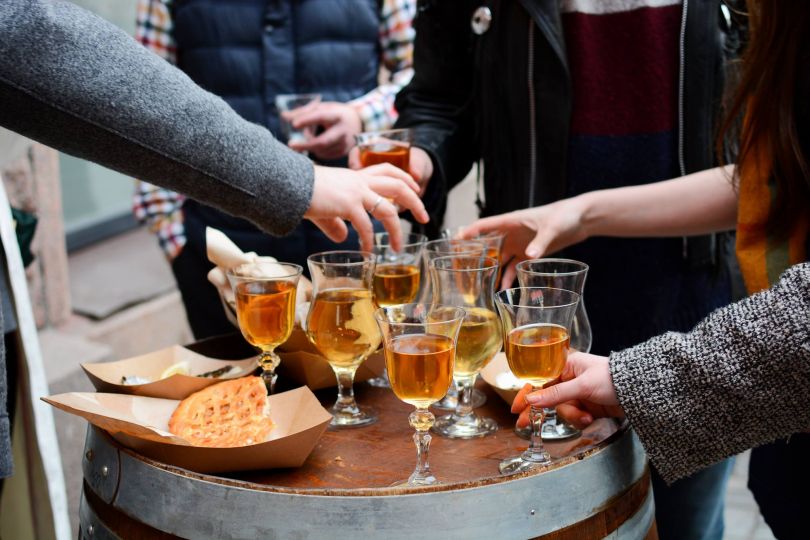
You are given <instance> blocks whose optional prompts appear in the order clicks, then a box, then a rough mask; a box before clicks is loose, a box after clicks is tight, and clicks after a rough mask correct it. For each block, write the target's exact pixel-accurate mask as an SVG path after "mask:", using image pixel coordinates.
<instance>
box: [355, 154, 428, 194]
mask: <svg viewBox="0 0 810 540" xmlns="http://www.w3.org/2000/svg"><path fill="white" fill-rule="evenodd" d="M349 168H350V169H362V168H363V164H362V163H361V162H360V149H359V148H357V147H356V146H355V147H354V148H352V150H351V151H350V152H349ZM409 168H410V171H409V172H410V173H411V176H412V177H413V179H414V180H416V182H417V183H418V184H419V196H420V197H421V196H422V195H424V194H425V189H427V185H428V182H430V177H431V176H433V160H431V159H430V156H429V155H428V153H427V152H425V151H424V150H422V149H421V148H418V147H416V146H411V159H410V164H409Z"/></svg>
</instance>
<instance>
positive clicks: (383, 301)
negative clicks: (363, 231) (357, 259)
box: [367, 233, 427, 388]
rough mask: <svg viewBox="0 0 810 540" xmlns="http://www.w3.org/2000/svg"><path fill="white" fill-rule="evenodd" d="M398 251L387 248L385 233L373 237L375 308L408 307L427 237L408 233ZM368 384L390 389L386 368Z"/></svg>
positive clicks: (389, 238) (413, 292)
mask: <svg viewBox="0 0 810 540" xmlns="http://www.w3.org/2000/svg"><path fill="white" fill-rule="evenodd" d="M402 240H403V246H402V249H401V250H400V251H394V248H392V247H391V237H390V236H389V234H388V233H377V234H375V235H374V256H375V258H376V261H377V266H376V268H375V270H374V281H373V291H374V303H375V304H376V305H377V307H388V306H393V305H396V304H408V303H410V302H413V301H414V300H415V299H416V295H417V294H418V293H419V282H420V276H421V273H422V271H421V270H422V268H421V267H422V249H423V248H424V246H425V242H426V241H427V237H426V236H425V235H424V234H416V233H414V234H408V235H406V236H405V237H404V238H403V239H402ZM367 382H368V384H370V385H371V386H375V387H377V388H390V387H391V386H390V385H389V384H388V373H387V369H386V371H385V372H384V373H383V374H382V376H380V377H374V378H373V379H369V380H368V381H367Z"/></svg>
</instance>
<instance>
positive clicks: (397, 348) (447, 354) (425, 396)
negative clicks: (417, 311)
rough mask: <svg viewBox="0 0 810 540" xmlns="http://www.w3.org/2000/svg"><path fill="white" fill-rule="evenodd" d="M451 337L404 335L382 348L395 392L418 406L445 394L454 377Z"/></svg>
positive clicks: (425, 405) (433, 401)
mask: <svg viewBox="0 0 810 540" xmlns="http://www.w3.org/2000/svg"><path fill="white" fill-rule="evenodd" d="M454 353H455V350H454V347H453V340H452V339H450V338H449V337H447V336H440V335H436V334H406V335H403V336H398V337H395V338H394V339H392V340H391V342H390V343H389V344H387V345H386V347H385V364H386V367H387V368H388V378H389V379H390V381H391V388H392V389H393V390H394V394H396V396H397V397H398V398H399V399H401V400H402V401H404V402H405V403H408V404H410V405H413V406H414V407H417V408H421V409H424V408H427V407H429V406H430V405H431V404H432V403H436V402H437V401H439V400H440V399H442V398H443V397H444V395H445V394H446V393H447V389H448V388H450V381H451V380H452V376H453V356H454Z"/></svg>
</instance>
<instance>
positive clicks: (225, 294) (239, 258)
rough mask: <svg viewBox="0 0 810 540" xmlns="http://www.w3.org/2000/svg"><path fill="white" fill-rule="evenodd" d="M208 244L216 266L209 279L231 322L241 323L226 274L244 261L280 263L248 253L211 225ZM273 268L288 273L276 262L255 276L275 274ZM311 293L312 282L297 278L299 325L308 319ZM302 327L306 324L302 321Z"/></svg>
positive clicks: (208, 228) (264, 266) (206, 236)
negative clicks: (237, 318) (275, 264)
mask: <svg viewBox="0 0 810 540" xmlns="http://www.w3.org/2000/svg"><path fill="white" fill-rule="evenodd" d="M205 245H206V252H207V255H208V260H209V261H211V262H212V263H214V264H215V265H216V268H213V269H212V270H211V271H210V272H208V281H210V282H211V283H212V284H213V285H214V287H216V288H217V291H218V292H219V298H220V300H222V307H223V309H224V310H225V315H226V316H227V317H228V320H229V321H231V323H233V325H234V326H238V323H237V321H236V298H235V296H234V293H233V289H231V284H230V282H229V281H228V277H227V276H226V275H225V273H226V272H227V271H228V270H230V269H232V268H236V267H237V266H239V265H242V264H246V263H251V262H256V261H262V262H277V260H276V259H275V258H273V257H260V256H259V255H257V254H256V253H255V252H253V251H250V252H248V253H245V252H243V251H242V250H241V249H239V247H238V246H237V245H236V244H234V243H233V242H232V241H231V239H230V238H228V237H227V236H225V233H223V232H222V231H220V230H218V229H214V228H212V227H206V228H205ZM274 268H276V269H277V271H278V274H276V275H284V274H285V273H286V272H285V271H284V269H283V268H282V267H281V266H277V267H274V265H263V266H262V268H261V275H257V276H256V277H273V275H274V274H275V272H274ZM257 270H258V268H257ZM311 296H312V283H310V281H309V280H308V279H307V278H305V277H303V276H301V278H300V279H299V280H298V291H297V294H296V307H295V318H296V322H298V323H299V324H301V321H302V320H305V319H306V315H307V311H308V310H309V300H310V297H311ZM301 326H302V327H303V324H302V325H301Z"/></svg>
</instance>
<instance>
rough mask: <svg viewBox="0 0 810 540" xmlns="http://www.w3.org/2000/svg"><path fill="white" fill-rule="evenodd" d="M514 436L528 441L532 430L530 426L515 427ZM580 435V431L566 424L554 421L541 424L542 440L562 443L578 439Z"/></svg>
mask: <svg viewBox="0 0 810 540" xmlns="http://www.w3.org/2000/svg"><path fill="white" fill-rule="evenodd" d="M515 435H517V436H518V437H520V438H521V439H526V440H527V441H528V440H529V439H530V438H531V436H532V428H531V426H526V427H524V428H518V427H516V428H515ZM580 435H582V432H581V431H580V430H578V429H577V428H575V427H574V426H572V425H570V424H566V423H565V422H562V421H555V420H551V421H548V422H543V431H542V434H541V436H542V437H543V440H546V441H562V440H564V439H571V438H573V437H579V436H580Z"/></svg>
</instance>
